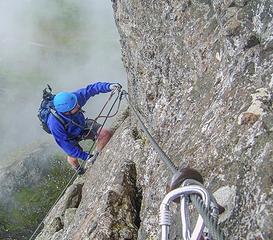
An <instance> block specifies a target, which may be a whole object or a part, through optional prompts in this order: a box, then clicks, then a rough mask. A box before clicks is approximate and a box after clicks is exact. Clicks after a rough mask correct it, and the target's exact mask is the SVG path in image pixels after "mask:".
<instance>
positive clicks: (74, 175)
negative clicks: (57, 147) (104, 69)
mask: <svg viewBox="0 0 273 240" xmlns="http://www.w3.org/2000/svg"><path fill="white" fill-rule="evenodd" d="M115 92H116V91H113V92H111V95H110V97H109V98H108V100H107V101H106V103H105V104H104V106H103V107H102V110H101V111H100V113H99V115H98V117H96V118H95V119H98V118H99V117H105V120H104V122H103V124H102V126H101V128H100V131H99V133H98V135H99V134H100V132H101V130H102V128H103V126H104V125H105V123H106V121H107V119H108V118H109V117H111V116H109V115H110V113H111V111H112V109H113V107H114V105H115V104H116V102H117V100H118V99H120V101H119V105H118V109H117V111H116V113H117V112H118V110H119V106H120V102H121V100H122V95H123V94H122V93H121V94H120V91H119V92H118V95H117V97H116V99H115V101H114V103H113V104H112V106H111V108H110V110H109V112H108V113H107V115H106V116H100V115H101V114H102V112H103V111H104V109H105V107H106V105H107V104H108V103H109V101H110V100H111V98H112V97H113V95H114V94H115ZM116 113H115V114H114V115H116ZM114 115H113V116H114ZM92 125H93V124H92ZM92 125H91V127H90V130H89V131H91V129H92ZM95 143H96V140H95V141H94V142H93V144H92V146H91V148H90V150H89V154H90V152H91V150H92V148H93V147H94V145H95ZM83 163H84V162H82V163H81V164H80V166H82V165H83ZM76 176H77V173H76V172H75V173H74V174H73V176H72V177H71V178H70V180H69V181H68V183H67V184H66V186H65V188H64V189H63V191H62V192H61V194H60V195H59V196H58V198H57V199H56V201H55V202H54V204H53V205H52V206H51V208H50V209H49V211H48V212H47V214H46V215H45V217H44V218H43V220H42V221H41V222H40V224H39V225H38V226H37V228H36V229H35V231H34V232H33V234H32V235H31V237H30V238H29V240H32V239H33V237H34V236H35V235H36V234H37V232H38V230H39V229H40V227H41V226H42V224H43V223H44V221H45V219H46V218H47V216H48V215H49V213H50V212H51V210H52V209H53V208H54V207H55V205H56V203H57V202H58V201H59V200H60V199H61V197H62V196H63V194H64V193H65V191H66V189H67V188H68V187H69V185H70V184H71V182H73V181H74V180H75V179H76Z"/></svg>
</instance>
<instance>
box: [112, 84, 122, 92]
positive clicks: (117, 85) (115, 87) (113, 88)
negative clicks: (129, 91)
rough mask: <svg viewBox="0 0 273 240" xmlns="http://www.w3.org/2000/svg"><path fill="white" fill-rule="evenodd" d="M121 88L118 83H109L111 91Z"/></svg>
mask: <svg viewBox="0 0 273 240" xmlns="http://www.w3.org/2000/svg"><path fill="white" fill-rule="evenodd" d="M121 88H122V86H121V85H120V84H119V83H112V84H111V85H110V90H111V91H115V90H118V91H120V90H121Z"/></svg>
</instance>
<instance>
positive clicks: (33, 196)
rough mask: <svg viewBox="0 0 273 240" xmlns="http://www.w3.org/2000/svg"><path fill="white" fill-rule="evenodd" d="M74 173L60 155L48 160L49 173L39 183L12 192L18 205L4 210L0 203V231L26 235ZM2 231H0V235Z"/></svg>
mask: <svg viewBox="0 0 273 240" xmlns="http://www.w3.org/2000/svg"><path fill="white" fill-rule="evenodd" d="M73 173H74V172H73V170H71V169H70V167H69V166H68V165H67V164H64V161H63V156H61V155H56V157H55V160H54V161H53V162H52V163H51V171H50V174H48V175H47V176H46V177H45V178H44V179H43V181H42V182H41V183H40V184H38V185H37V186H34V187H32V186H30V187H23V188H21V189H19V191H18V192H17V193H16V194H15V201H16V205H17V207H15V208H13V209H11V210H4V206H2V207H1V206H0V211H1V214H0V222H1V225H0V231H1V232H2V233H3V232H5V233H6V234H8V233H10V236H11V237H15V236H21V237H20V239H28V238H29V237H30V236H31V235H32V233H33V232H34V230H35V229H36V227H37V225H38V224H39V223H40V222H41V221H42V220H43V218H44V217H45V216H46V214H47V212H48V211H49V209H50V208H51V207H52V205H53V204H54V203H55V201H56V199H57V198H58V196H59V195H60V193H61V192H62V191H63V189H64V187H65V186H66V184H67V182H68V181H69V179H70V178H71V176H72V174H73ZM1 208H2V209H1ZM1 235H2V234H1V233H0V239H1V237H2V236H1Z"/></svg>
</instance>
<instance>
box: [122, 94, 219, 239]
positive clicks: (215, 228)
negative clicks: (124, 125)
mask: <svg viewBox="0 0 273 240" xmlns="http://www.w3.org/2000/svg"><path fill="white" fill-rule="evenodd" d="M123 92H124V95H125V99H126V100H127V102H128V104H129V106H130V108H131V109H132V111H133V113H134V114H135V116H136V117H137V119H138V121H139V123H140V126H141V129H142V130H143V131H144V133H145V135H146V136H147V138H148V139H149V140H150V143H151V145H152V146H153V148H154V149H155V150H156V151H157V153H158V155H159V156H160V158H161V159H162V160H163V162H164V163H165V164H166V166H167V167H168V168H169V170H170V171H171V172H172V173H173V174H175V173H177V172H178V168H177V167H176V166H175V165H174V163H173V162H172V161H171V159H170V158H169V157H168V156H167V154H166V153H165V152H164V151H163V150H162V149H161V148H160V146H159V145H158V143H157V142H156V141H155V140H154V138H153V137H152V135H151V134H150V132H149V130H148V129H147V127H146V126H145V124H144V123H143V121H142V120H141V117H140V113H139V112H138V111H137V110H136V109H135V108H134V106H133V105H132V104H131V102H130V101H129V99H128V97H127V96H128V93H127V92H126V91H125V90H123ZM190 197H191V200H192V203H193V204H194V206H195V207H196V209H197V210H198V211H199V213H200V215H201V216H202V218H203V220H204V223H205V226H206V227H207V228H208V229H209V231H210V234H211V235H212V236H213V237H214V238H215V239H217V240H223V239H224V234H223V232H222V231H221V229H220V228H219V225H218V224H217V221H215V219H214V218H213V216H212V215H211V214H210V211H209V209H208V208H206V207H205V205H204V203H203V201H202V200H201V199H200V197H199V196H198V195H191V196H190Z"/></svg>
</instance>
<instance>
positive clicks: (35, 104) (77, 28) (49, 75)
mask: <svg viewBox="0 0 273 240" xmlns="http://www.w3.org/2000/svg"><path fill="white" fill-rule="evenodd" d="M0 42H1V44H0V83H1V84H0V111H1V113H2V114H1V118H0V130H1V144H0V153H1V155H2V158H1V162H0V167H1V166H4V165H6V164H8V163H7V160H5V159H6V158H5V157H7V156H9V155H11V154H13V153H14V152H16V151H17V150H18V149H19V148H24V147H25V146H27V145H31V144H33V143H35V142H38V141H44V140H46V141H52V142H54V140H53V139H51V138H52V137H51V136H50V135H48V134H46V133H45V132H44V131H43V130H42V128H41V127H40V125H39V121H38V119H37V111H38V108H39V104H40V101H41V96H42V90H43V88H45V87H46V85H47V84H49V85H50V86H51V87H52V88H53V91H54V92H55V93H57V92H59V91H74V90H76V89H79V88H82V87H84V86H86V85H88V84H90V83H92V82H97V81H102V82H104V81H105V82H119V83H121V84H122V85H123V87H124V88H125V89H126V88H127V83H126V75H125V70H124V69H123V65H122V62H121V52H120V44H119V35H118V33H117V29H116V26H115V23H114V18H113V10H112V6H111V1H110V0H100V1H96V0H78V1H74V0H35V1H34V0H20V1H19V0H17V1H16V0H5V1H1V2H0ZM108 97H109V94H101V95H99V96H95V97H94V98H93V99H92V100H90V101H89V102H88V103H87V105H86V106H85V108H84V110H86V112H87V114H86V116H88V117H91V118H95V117H96V114H97V113H98V112H99V110H100V109H101V107H102V106H103V104H104V102H105V101H106V99H107V98H108ZM108 125H109V123H108ZM56 148H57V146H56Z"/></svg>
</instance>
